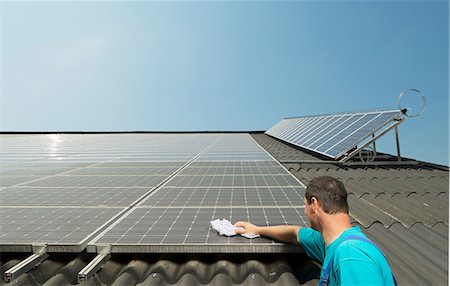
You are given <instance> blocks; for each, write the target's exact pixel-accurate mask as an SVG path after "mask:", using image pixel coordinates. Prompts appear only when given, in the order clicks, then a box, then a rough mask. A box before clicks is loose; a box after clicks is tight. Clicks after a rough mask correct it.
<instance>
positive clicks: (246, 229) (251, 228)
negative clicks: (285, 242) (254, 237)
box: [234, 221, 260, 234]
mask: <svg viewBox="0 0 450 286" xmlns="http://www.w3.org/2000/svg"><path fill="white" fill-rule="evenodd" d="M234 226H235V227H242V228H243V229H237V230H235V231H234V232H235V233H236V234H244V233H254V234H260V233H259V232H258V230H259V227H257V226H256V225H254V224H251V223H249V222H246V221H238V222H237V223H235V224H234Z"/></svg>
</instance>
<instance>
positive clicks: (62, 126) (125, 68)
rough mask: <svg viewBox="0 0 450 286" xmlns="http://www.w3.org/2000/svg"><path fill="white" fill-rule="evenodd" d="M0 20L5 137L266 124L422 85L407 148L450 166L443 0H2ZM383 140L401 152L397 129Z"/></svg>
mask: <svg viewBox="0 0 450 286" xmlns="http://www.w3.org/2000/svg"><path fill="white" fill-rule="evenodd" d="M1 14H2V15H1V16H2V17H1V32H2V33H1V40H2V53H1V60H2V76H1V78H2V86H1V121H0V124H1V126H0V127H1V128H0V129H1V130H3V131H62V130H65V131H118V130H148V131H159V130H162V131H172V130H177V131H185V130H266V129H268V128H270V127H271V126H273V125H274V124H276V123H277V122H278V121H280V120H281V119H282V118H284V117H291V116H303V115H315V114H323V113H334V112H342V111H355V110H370V109H374V108H396V107H397V105H396V101H397V96H398V94H399V93H400V92H401V91H402V90H404V89H408V88H417V89H420V90H422V92H423V93H424V94H425V95H426V96H427V101H428V106H427V111H426V113H425V114H424V115H422V116H421V117H418V118H411V119H407V120H406V122H404V123H402V124H401V125H400V128H399V131H400V143H401V148H402V155H404V156H408V157H413V158H416V159H420V160H425V161H430V162H434V163H440V164H445V165H448V162H449V116H448V114H449V28H448V24H449V4H448V1H327V2H323V1H287V2H280V1H276V2H270V1H264V2H255V1H246V2H239V1H226V2H217V1H202V2H150V1H137V2H127V1H97V2H89V1H72V2H65V1H62V2H56V1H54V2H53V1H50V2H39V1H31V2H23V1H2V2H1ZM411 104H412V105H414V104H415V102H413V101H411ZM378 148H379V149H380V151H385V152H390V153H395V141H394V136H393V134H388V135H387V136H386V137H385V138H384V139H383V140H381V142H380V144H379V145H378Z"/></svg>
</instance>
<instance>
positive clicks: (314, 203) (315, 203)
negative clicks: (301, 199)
mask: <svg viewBox="0 0 450 286" xmlns="http://www.w3.org/2000/svg"><path fill="white" fill-rule="evenodd" d="M311 204H312V208H313V210H314V211H317V209H318V208H319V207H320V205H319V201H318V200H317V198H316V197H312V198H311Z"/></svg>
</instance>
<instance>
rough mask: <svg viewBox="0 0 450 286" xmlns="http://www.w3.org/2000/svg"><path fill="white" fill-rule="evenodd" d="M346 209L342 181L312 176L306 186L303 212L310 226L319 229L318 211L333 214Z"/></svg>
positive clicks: (345, 196)
mask: <svg viewBox="0 0 450 286" xmlns="http://www.w3.org/2000/svg"><path fill="white" fill-rule="evenodd" d="M348 211H349V208H348V203H347V191H346V190H345V187H344V184H342V182H340V181H338V180H336V179H335V178H332V177H328V176H323V177H317V178H314V179H313V180H312V181H311V182H310V183H309V184H308V186H307V187H306V192H305V214H306V216H307V217H308V220H309V223H310V224H311V227H312V228H314V229H316V230H318V231H320V229H321V220H320V215H319V216H318V214H320V213H325V214H328V215H334V214H338V213H345V214H348Z"/></svg>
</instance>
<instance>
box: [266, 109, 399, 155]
mask: <svg viewBox="0 0 450 286" xmlns="http://www.w3.org/2000/svg"><path fill="white" fill-rule="evenodd" d="M400 115H401V111H400V110H386V111H373V112H364V113H347V114H334V115H322V116H308V117H298V118H287V119H283V120H281V121H280V122H279V123H278V124H276V125H275V126H273V127H272V128H270V129H269V130H267V131H266V134H268V135H270V136H273V137H275V138H278V139H280V140H283V141H286V142H289V143H291V144H294V145H297V146H300V147H302V148H305V149H309V150H312V151H314V152H317V153H320V154H323V155H326V156H328V157H331V158H334V159H337V158H339V157H341V156H343V155H345V154H346V152H348V151H349V150H351V149H352V148H354V147H356V146H357V145H358V144H359V143H361V142H362V141H363V140H365V139H366V138H368V137H369V136H370V135H372V134H373V133H375V132H376V131H378V130H380V129H381V128H382V127H383V126H385V125H387V124H388V123H389V122H392V121H393V120H395V119H397V118H399V116H400Z"/></svg>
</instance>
